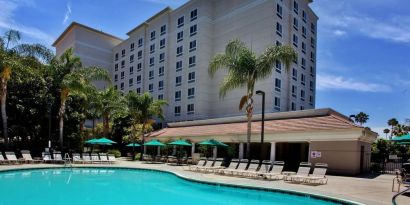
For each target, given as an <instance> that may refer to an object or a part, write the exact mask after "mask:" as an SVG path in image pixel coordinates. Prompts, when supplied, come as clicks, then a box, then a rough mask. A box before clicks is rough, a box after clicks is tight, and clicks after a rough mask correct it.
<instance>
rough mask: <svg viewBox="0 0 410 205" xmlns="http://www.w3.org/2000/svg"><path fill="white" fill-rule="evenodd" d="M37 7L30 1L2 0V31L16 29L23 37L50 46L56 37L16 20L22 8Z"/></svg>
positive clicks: (0, 5)
mask: <svg viewBox="0 0 410 205" xmlns="http://www.w3.org/2000/svg"><path fill="white" fill-rule="evenodd" d="M24 6H27V7H35V4H34V2H33V1H30V0H0V8H1V12H0V31H5V30H9V29H14V30H18V31H20V32H21V33H22V34H23V36H24V35H27V37H30V38H34V39H37V40H41V41H42V43H46V44H50V43H51V42H52V41H53V39H54V37H52V36H51V35H49V34H47V33H45V32H43V31H41V30H40V29H38V28H35V27H31V26H26V25H23V24H20V23H18V22H16V21H15V20H14V14H15V12H16V10H17V9H18V8H20V7H24Z"/></svg>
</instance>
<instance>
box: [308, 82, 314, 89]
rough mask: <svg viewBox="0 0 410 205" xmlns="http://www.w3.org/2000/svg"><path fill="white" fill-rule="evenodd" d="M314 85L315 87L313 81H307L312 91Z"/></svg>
mask: <svg viewBox="0 0 410 205" xmlns="http://www.w3.org/2000/svg"><path fill="white" fill-rule="evenodd" d="M314 87H315V84H314V83H313V81H310V82H309V88H310V91H313V90H314Z"/></svg>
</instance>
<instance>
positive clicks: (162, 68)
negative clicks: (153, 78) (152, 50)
mask: <svg viewBox="0 0 410 205" xmlns="http://www.w3.org/2000/svg"><path fill="white" fill-rule="evenodd" d="M164 72H165V69H164V66H161V67H159V68H158V76H163V75H164Z"/></svg>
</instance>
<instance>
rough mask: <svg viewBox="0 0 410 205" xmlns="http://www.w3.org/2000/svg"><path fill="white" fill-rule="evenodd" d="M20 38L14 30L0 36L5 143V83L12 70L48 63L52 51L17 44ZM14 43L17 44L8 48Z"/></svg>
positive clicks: (18, 33)
mask: <svg viewBox="0 0 410 205" xmlns="http://www.w3.org/2000/svg"><path fill="white" fill-rule="evenodd" d="M20 39H21V34H20V32H19V31H16V30H9V31H7V32H6V33H5V35H4V37H1V38H0V104H1V118H2V125H3V137H4V140H5V143H6V145H8V140H9V137H8V125H7V112H6V102H7V83H8V82H9V80H10V78H11V77H12V73H13V71H15V70H23V69H26V68H30V67H34V66H40V65H41V62H40V61H42V62H46V63H48V62H49V60H50V59H51V58H52V56H53V53H52V51H50V50H49V49H48V48H46V47H45V46H42V45H40V44H17V43H18V41H19V40H20ZM14 44H17V45H16V46H15V47H13V48H11V49H10V46H11V45H14ZM28 51H30V52H28Z"/></svg>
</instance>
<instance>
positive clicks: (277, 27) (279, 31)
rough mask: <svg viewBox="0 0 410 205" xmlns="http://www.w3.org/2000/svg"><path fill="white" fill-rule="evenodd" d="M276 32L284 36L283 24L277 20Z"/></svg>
mask: <svg viewBox="0 0 410 205" xmlns="http://www.w3.org/2000/svg"><path fill="white" fill-rule="evenodd" d="M276 34H278V35H279V36H280V37H282V24H280V23H279V22H276Z"/></svg>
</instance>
